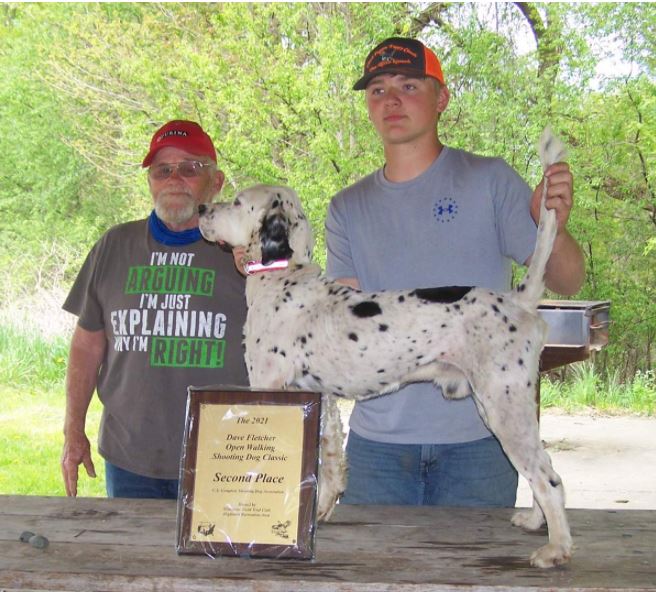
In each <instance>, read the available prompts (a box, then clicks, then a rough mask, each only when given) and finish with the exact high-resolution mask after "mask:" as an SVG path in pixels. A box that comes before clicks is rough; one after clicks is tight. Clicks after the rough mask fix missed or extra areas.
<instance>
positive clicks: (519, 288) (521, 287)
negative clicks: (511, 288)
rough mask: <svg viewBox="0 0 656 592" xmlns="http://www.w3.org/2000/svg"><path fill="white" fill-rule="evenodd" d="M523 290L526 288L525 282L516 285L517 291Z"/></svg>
mask: <svg viewBox="0 0 656 592" xmlns="http://www.w3.org/2000/svg"><path fill="white" fill-rule="evenodd" d="M524 290H526V285H525V284H520V285H519V286H517V291H518V292H523V291H524Z"/></svg>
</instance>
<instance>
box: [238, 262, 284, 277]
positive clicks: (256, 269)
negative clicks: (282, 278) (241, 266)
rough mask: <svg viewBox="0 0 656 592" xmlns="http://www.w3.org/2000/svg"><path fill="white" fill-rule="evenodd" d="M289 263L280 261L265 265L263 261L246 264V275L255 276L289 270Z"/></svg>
mask: <svg viewBox="0 0 656 592" xmlns="http://www.w3.org/2000/svg"><path fill="white" fill-rule="evenodd" d="M288 267H289V261H288V260H287V259H278V260H277V261H272V262H271V263H268V264H267V265H264V264H263V263H262V262H261V261H249V262H248V263H247V264H246V275H253V274H254V273H260V272H261V271H278V270H279V269H287V268H288Z"/></svg>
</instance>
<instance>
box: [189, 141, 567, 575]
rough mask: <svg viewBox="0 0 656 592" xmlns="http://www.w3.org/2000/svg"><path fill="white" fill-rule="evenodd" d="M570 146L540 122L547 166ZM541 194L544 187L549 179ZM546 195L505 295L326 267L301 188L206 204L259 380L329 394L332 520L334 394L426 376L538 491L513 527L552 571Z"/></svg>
mask: <svg viewBox="0 0 656 592" xmlns="http://www.w3.org/2000/svg"><path fill="white" fill-rule="evenodd" d="M563 156H564V148H563V145H562V144H561V143H560V141H558V140H557V139H555V138H554V137H553V136H552V135H551V133H550V132H549V131H548V130H546V131H545V133H544V134H543V136H542V138H541V141H540V158H541V162H542V165H543V167H544V168H545V169H546V168H547V167H548V166H549V165H551V164H552V163H554V162H557V161H560V160H562V159H563ZM545 192H546V183H545ZM544 201H545V195H544V194H543V198H542V209H541V213H540V224H539V229H538V238H537V244H536V249H535V252H534V254H533V258H532V260H531V264H530V267H529V269H528V272H527V274H526V276H525V278H524V280H523V282H522V283H521V284H520V285H519V286H518V287H517V288H516V289H515V290H513V291H511V292H507V293H495V292H492V291H490V290H487V289H483V288H473V289H472V288H461V287H449V288H436V289H418V290H408V291H384V292H377V293H365V292H360V291H358V290H354V289H352V288H349V287H346V286H343V285H341V284H338V283H335V282H333V281H330V280H328V279H326V278H325V277H323V276H322V275H321V271H320V268H319V267H318V266H317V265H315V264H313V263H312V262H311V256H312V246H313V244H312V233H311V230H310V225H309V223H308V221H307V219H306V217H305V216H304V214H303V210H302V207H301V204H300V201H299V199H298V197H297V195H296V194H295V193H294V191H292V190H291V189H289V188H286V187H272V186H266V185H258V186H255V187H252V188H250V189H246V190H245V191H242V192H241V193H239V194H238V195H237V197H236V199H235V200H234V202H233V203H231V204H227V203H218V204H213V205H208V206H201V208H200V230H201V232H202V234H203V236H204V237H205V238H206V239H207V240H209V241H217V242H222V243H227V244H228V245H232V246H245V247H246V258H245V261H249V263H248V264H247V270H248V273H249V277H248V279H247V281H246V299H247V304H248V316H247V320H246V326H245V329H244V335H245V347H246V365H247V368H248V373H249V377H250V383H251V386H252V387H254V388H257V387H261V388H269V389H285V388H289V387H297V388H300V389H304V390H311V391H318V392H321V393H323V394H324V398H323V411H322V436H321V463H320V474H319V508H318V514H319V517H320V518H322V519H327V518H328V517H329V516H330V514H331V512H332V510H333V508H334V505H335V503H336V501H337V499H338V497H339V495H341V493H342V492H343V490H344V486H345V482H346V471H345V462H344V457H343V451H342V444H343V439H342V438H343V436H342V426H341V421H340V418H339V412H338V410H337V406H336V405H335V403H334V398H333V397H334V396H338V397H347V398H351V399H357V400H361V399H366V398H369V397H377V396H380V395H383V394H385V393H390V392H393V391H395V390H397V389H399V388H400V387H401V386H402V385H404V384H406V383H409V382H418V381H432V382H434V383H435V384H438V385H440V386H441V387H442V389H443V391H444V394H445V396H446V397H449V398H456V399H457V398H462V397H465V396H468V395H472V396H473V397H474V400H475V401H476V405H477V407H478V410H479V412H480V414H481V416H482V418H483V419H484V420H485V423H486V424H487V426H488V427H489V429H490V430H491V431H492V432H493V433H494V434H495V436H496V437H497V438H498V440H499V442H500V443H501V445H502V446H503V449H504V451H505V452H506V454H507V455H508V458H509V459H510V460H511V462H512V463H513V465H514V466H515V467H516V469H517V470H518V471H519V473H521V474H522V475H523V476H524V477H525V478H526V479H527V480H528V482H529V484H530V486H531V489H532V491H533V496H534V501H533V507H532V509H527V510H523V511H518V512H516V513H515V514H514V516H513V518H512V522H513V524H516V525H519V526H522V527H524V528H526V529H528V530H537V529H538V528H540V526H542V524H543V523H544V521H545V519H546V522H547V526H548V529H549V543H548V544H546V545H544V546H543V547H541V548H540V549H538V550H537V551H535V552H534V553H533V554H532V556H531V563H532V564H533V565H535V566H539V567H552V566H555V565H559V564H562V563H565V562H567V561H568V560H569V558H570V555H571V550H572V540H571V536H570V531H569V526H568V523H567V517H566V515H565V498H564V491H563V486H562V483H561V480H560V477H559V476H558V475H557V473H556V472H555V471H554V470H553V468H552V466H551V461H550V459H549V456H548V455H547V453H546V452H545V451H544V449H543V446H542V443H541V441H540V436H539V429H538V422H537V409H536V398H535V389H536V381H537V380H538V364H539V358H540V353H541V351H542V347H543V345H544V339H545V333H546V326H545V324H544V322H543V321H542V320H541V318H540V316H539V315H538V314H537V305H538V300H539V299H540V298H541V296H542V293H543V291H544V270H545V266H546V263H547V260H548V259H549V256H550V254H551V249H552V245H553V241H554V237H555V234H556V220H555V214H554V212H553V211H547V210H546V208H545V206H544Z"/></svg>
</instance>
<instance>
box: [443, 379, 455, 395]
mask: <svg viewBox="0 0 656 592" xmlns="http://www.w3.org/2000/svg"><path fill="white" fill-rule="evenodd" d="M457 392H458V384H457V383H455V382H450V383H449V384H447V385H446V394H447V395H455V394H456V393H457Z"/></svg>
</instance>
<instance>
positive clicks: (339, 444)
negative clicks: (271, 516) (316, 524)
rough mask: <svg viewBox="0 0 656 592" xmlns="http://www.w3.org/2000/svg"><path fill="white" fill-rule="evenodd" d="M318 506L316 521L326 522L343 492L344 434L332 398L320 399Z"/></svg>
mask: <svg viewBox="0 0 656 592" xmlns="http://www.w3.org/2000/svg"><path fill="white" fill-rule="evenodd" d="M319 452H320V457H319V477H318V480H319V503H318V508H317V518H318V519H319V520H322V521H326V520H328V519H329V518H330V515H331V514H332V513H333V510H334V509H335V504H337V500H338V499H339V497H340V496H341V495H342V493H344V489H346V458H345V456H344V432H343V430H342V419H341V417H340V414H339V408H338V407H337V400H336V398H335V397H333V396H332V395H327V394H325V393H324V394H323V395H322V397H321V442H320V446H319Z"/></svg>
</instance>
